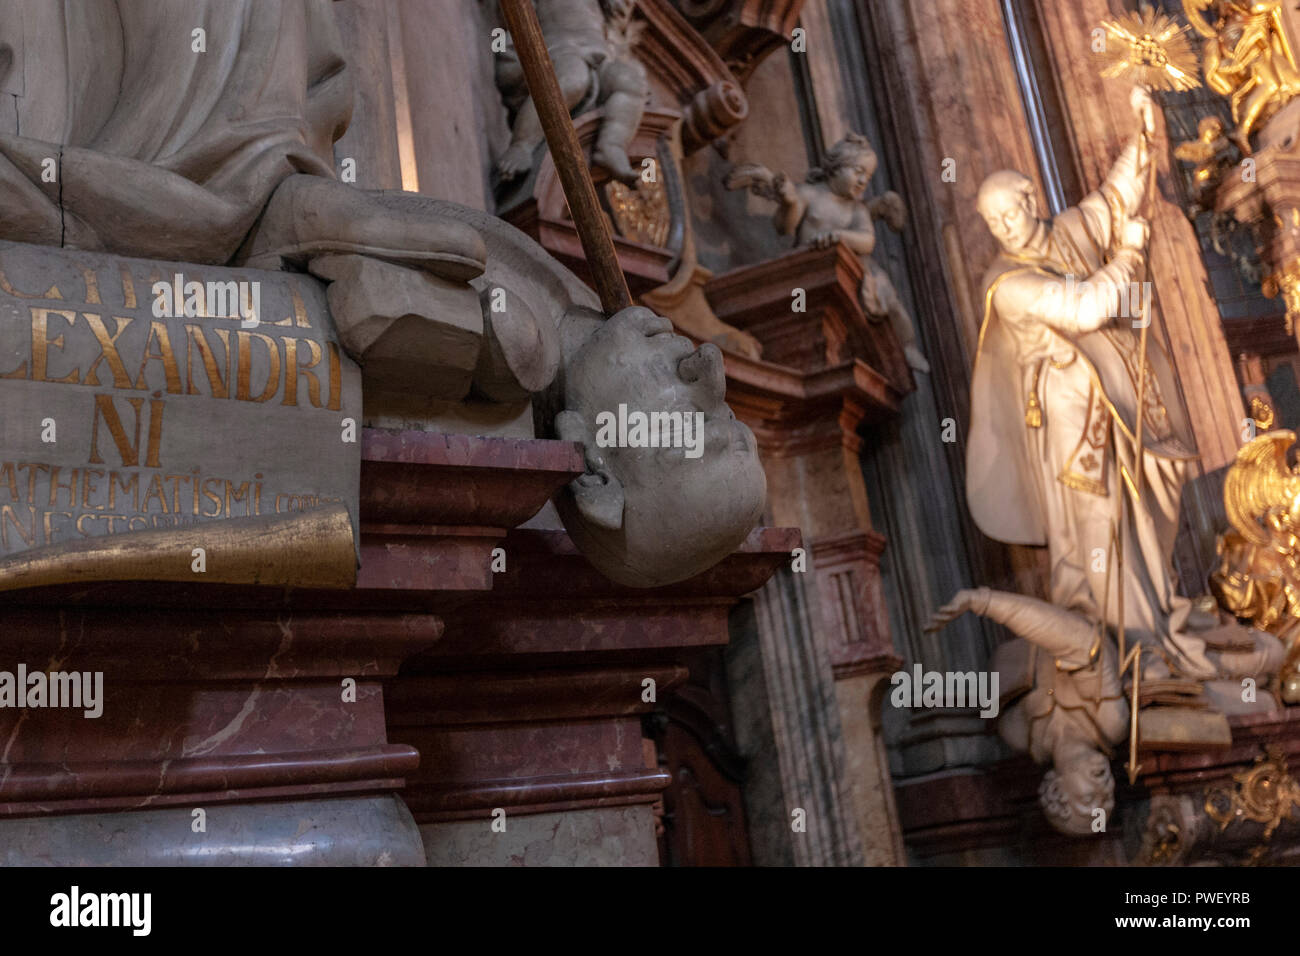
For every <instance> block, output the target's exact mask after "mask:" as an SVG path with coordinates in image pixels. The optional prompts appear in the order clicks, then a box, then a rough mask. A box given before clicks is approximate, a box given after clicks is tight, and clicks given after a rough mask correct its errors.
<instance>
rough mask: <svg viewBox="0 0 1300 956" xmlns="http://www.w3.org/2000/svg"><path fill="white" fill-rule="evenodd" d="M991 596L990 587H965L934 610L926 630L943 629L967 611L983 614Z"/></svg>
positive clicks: (929, 632) (931, 631) (931, 632)
mask: <svg viewBox="0 0 1300 956" xmlns="http://www.w3.org/2000/svg"><path fill="white" fill-rule="evenodd" d="M990 596H991V593H990V591H989V589H988V588H963V589H962V590H960V591H958V592H957V593H956V594H954V595H953V596H952V600H951V601H949V602H948V603H947V604H945V605H944V606H943V607H941V608H939V610H937V611H935V612H934V614H933V616H931V618H930V623H929V624H927V625H926V626H925V628H924V630H925V632H926V633H927V634H933V633H934V632H935V631H940V630H943V628H944V627H946V626H947V625H949V624H951V623H952V622H953V621H955V620H957V618H959V617H961V616H962V615H963V614H965V613H966V612H967V611H974V612H975V613H976V614H983V613H984V612H985V611H986V610H988V606H989V597H990Z"/></svg>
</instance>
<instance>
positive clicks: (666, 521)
mask: <svg viewBox="0 0 1300 956" xmlns="http://www.w3.org/2000/svg"><path fill="white" fill-rule="evenodd" d="M562 375H563V384H562V399H563V410H562V411H560V412H559V414H558V415H557V416H556V417H555V431H556V434H557V435H558V437H559V438H561V439H563V440H565V441H577V442H581V443H582V445H583V447H584V449H585V451H586V464H587V472H586V474H584V475H582V476H581V477H580V478H578V479H576V480H575V481H574V482H573V483H572V484H571V485H570V487H569V489H568V491H567V492H565V493H562V494H561V495H560V496H559V498H558V499H557V500H556V506H557V508H558V510H559V512H560V515H561V517H562V518H563V520H564V526H565V528H566V529H567V530H568V532H569V534H570V535H571V536H572V537H573V539H574V542H575V543H576V544H577V545H578V547H579V548H580V549H581V550H582V552H583V554H584V555H586V557H587V558H588V560H590V561H591V563H592V564H593V565H595V566H596V567H597V568H598V569H599V570H600V571H601V572H602V573H604V574H605V575H607V576H608V577H610V578H612V579H613V580H615V581H618V582H619V583H621V584H627V585H631V586H635V587H655V586H659V585H664V584H671V583H673V582H675V581H680V580H683V579H685V578H688V577H690V576H691V575H694V574H698V573H699V572H701V571H703V570H705V569H707V568H709V567H711V566H712V565H714V564H716V563H717V562H718V561H720V560H721V559H722V558H723V557H725V556H726V555H728V554H730V553H731V552H732V551H734V550H735V549H736V547H737V546H738V545H740V543H741V542H742V541H744V539H745V537H746V535H748V533H749V531H750V530H751V529H752V528H753V527H754V525H755V524H756V523H757V522H758V520H759V518H760V516H761V515H762V513H763V506H764V502H765V500H766V494H767V484H766V480H765V478H764V475H763V469H762V466H761V465H760V464H759V460H758V451H757V446H756V443H755V441H754V436H753V434H752V433H751V432H750V430H749V429H748V428H747V427H746V426H745V425H743V424H742V423H740V422H738V421H737V420H736V417H735V415H734V414H733V413H732V412H731V409H729V408H728V407H727V405H726V403H725V402H724V401H723V393H724V391H725V387H726V381H725V377H724V373H723V367H722V353H721V352H720V351H719V350H718V348H717V346H715V345H710V344H706V345H702V346H700V347H699V348H696V347H695V346H694V344H693V343H692V342H691V341H690V340H689V339H686V338H683V337H682V336H680V335H675V334H674V333H673V327H672V323H671V322H670V321H669V320H668V319H666V318H664V317H662V316H659V315H656V314H655V313H653V312H651V311H650V310H649V309H645V308H640V307H634V308H629V309H624V310H623V311H621V312H619V313H617V314H616V315H614V316H613V317H612V318H610V319H608V320H607V321H605V322H602V323H601V324H600V325H599V327H598V328H596V329H595V330H594V331H593V332H592V333H591V334H590V336H589V337H587V338H586V340H585V341H584V342H583V344H582V345H581V347H580V348H579V349H578V350H577V351H576V352H575V353H574V354H573V355H572V357H571V358H570V359H569V360H568V361H567V362H566V363H565V367H564V369H563V371H562Z"/></svg>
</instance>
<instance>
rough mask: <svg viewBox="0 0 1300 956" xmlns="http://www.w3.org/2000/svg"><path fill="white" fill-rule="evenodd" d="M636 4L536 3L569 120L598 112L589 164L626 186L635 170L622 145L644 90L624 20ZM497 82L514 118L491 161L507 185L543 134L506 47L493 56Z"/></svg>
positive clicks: (598, 0) (605, 0)
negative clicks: (506, 139)
mask: <svg viewBox="0 0 1300 956" xmlns="http://www.w3.org/2000/svg"><path fill="white" fill-rule="evenodd" d="M635 6H636V3H635V0H536V7H537V19H538V21H539V22H540V23H541V27H542V35H543V36H544V37H545V38H546V49H547V51H548V52H549V53H550V55H551V62H552V63H553V64H554V65H555V78H556V80H557V81H558V82H559V85H560V92H561V93H562V94H563V95H564V103H565V105H566V106H567V107H568V108H569V112H570V113H571V114H573V115H575V116H576V115H578V114H579V113H582V112H585V111H586V110H588V109H594V108H596V107H598V106H599V107H603V108H604V110H605V117H604V121H603V122H602V124H601V127H600V132H599V134H598V135H597V137H596V145H595V149H594V150H593V152H592V159H593V160H594V161H595V162H596V163H597V164H599V165H601V166H604V167H605V168H606V169H608V170H609V171H610V172H611V173H612V174H613V175H614V178H615V179H618V180H620V181H621V182H625V183H628V184H629V185H630V184H632V183H635V182H636V180H637V176H638V172H637V171H636V170H635V169H633V168H632V164H631V162H630V161H629V160H628V156H627V146H628V143H630V142H631V140H632V137H633V135H634V134H635V133H636V130H637V127H638V126H639V125H640V124H641V115H642V113H643V112H644V110H645V102H646V97H647V96H648V95H649V89H650V88H649V84H648V83H647V81H646V75H645V68H644V67H643V66H642V65H641V64H640V63H639V62H638V61H637V60H636V59H635V58H634V57H633V56H632V55H631V47H632V46H633V44H635V42H636V35H637V30H636V26H637V25H633V24H632V22H631V20H632V11H633V9H634V8H635ZM496 80H497V87H498V89H500V90H501V93H502V96H503V97H504V98H505V102H506V106H507V107H509V108H510V110H511V111H512V113H513V114H514V122H513V125H512V126H511V135H510V146H509V148H508V149H507V150H506V152H505V154H504V155H503V156H502V157H501V159H500V161H499V162H498V163H497V175H498V176H499V177H500V178H501V180H502V182H509V181H510V180H513V179H515V178H517V177H519V176H521V175H523V174H524V173H527V172H528V171H529V170H530V169H531V168H532V165H533V152H534V150H536V148H537V147H538V146H539V145H541V143H542V141H543V140H544V139H545V135H544V134H543V132H542V122H541V120H540V119H539V118H538V116H537V107H536V105H534V103H533V100H532V97H531V96H529V95H528V87H527V85H526V84H525V83H524V74H523V69H522V68H521V67H520V65H519V59H518V56H517V55H516V53H515V50H514V47H513V46H511V47H509V48H508V49H507V50H506V51H505V52H504V53H500V54H498V55H497V61H496Z"/></svg>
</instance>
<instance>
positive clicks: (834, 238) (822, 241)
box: [813, 230, 840, 249]
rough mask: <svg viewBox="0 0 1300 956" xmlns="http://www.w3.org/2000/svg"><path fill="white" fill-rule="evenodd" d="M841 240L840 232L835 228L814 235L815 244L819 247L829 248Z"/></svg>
mask: <svg viewBox="0 0 1300 956" xmlns="http://www.w3.org/2000/svg"><path fill="white" fill-rule="evenodd" d="M839 241H840V234H839V233H838V232H835V231H834V230H830V231H827V232H819V233H817V235H815V236H813V245H814V246H816V247H817V248H818V249H829V248H830V247H831V246H833V245H835V243H837V242H839Z"/></svg>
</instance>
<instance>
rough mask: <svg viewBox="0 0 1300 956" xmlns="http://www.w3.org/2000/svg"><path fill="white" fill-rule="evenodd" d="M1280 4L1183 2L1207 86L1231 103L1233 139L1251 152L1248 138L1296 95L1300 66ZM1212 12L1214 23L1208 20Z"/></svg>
mask: <svg viewBox="0 0 1300 956" xmlns="http://www.w3.org/2000/svg"><path fill="white" fill-rule="evenodd" d="M1281 9H1282V0H1183V11H1184V12H1185V13H1186V14H1187V19H1188V22H1190V23H1191V25H1192V27H1193V28H1194V29H1195V30H1196V32H1197V33H1199V34H1200V35H1201V36H1203V37H1205V44H1204V46H1203V47H1202V52H1201V67H1202V68H1203V69H1204V71H1205V83H1206V85H1207V86H1209V88H1210V89H1212V90H1214V91H1215V92H1216V93H1218V94H1220V95H1221V96H1227V97H1229V98H1230V99H1231V102H1232V119H1233V122H1235V123H1236V124H1237V129H1236V132H1235V134H1234V136H1233V138H1234V139H1235V140H1236V142H1237V146H1238V147H1240V149H1241V151H1242V153H1244V154H1245V155H1247V156H1249V155H1250V153H1251V146H1250V135H1251V133H1252V132H1253V131H1254V130H1255V128H1256V127H1257V126H1259V125H1260V124H1262V123H1264V122H1266V121H1267V120H1268V118H1269V117H1270V116H1272V115H1273V114H1274V113H1276V112H1277V110H1278V109H1280V108H1281V107H1282V106H1284V105H1285V104H1286V103H1287V102H1288V101H1289V100H1291V99H1292V98H1293V97H1294V96H1295V95H1296V94H1297V93H1300V67H1297V64H1296V62H1295V59H1294V55H1293V53H1292V51H1291V47H1290V44H1289V43H1288V42H1287V39H1286V33H1285V31H1284V29H1283V27H1282V22H1281V19H1280V15H1281ZM1207 11H1213V16H1214V22H1213V23H1211V22H1210V21H1209V20H1207V19H1206V13H1207Z"/></svg>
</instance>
